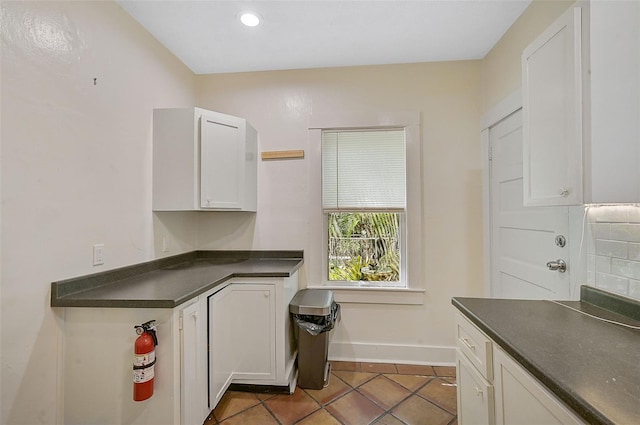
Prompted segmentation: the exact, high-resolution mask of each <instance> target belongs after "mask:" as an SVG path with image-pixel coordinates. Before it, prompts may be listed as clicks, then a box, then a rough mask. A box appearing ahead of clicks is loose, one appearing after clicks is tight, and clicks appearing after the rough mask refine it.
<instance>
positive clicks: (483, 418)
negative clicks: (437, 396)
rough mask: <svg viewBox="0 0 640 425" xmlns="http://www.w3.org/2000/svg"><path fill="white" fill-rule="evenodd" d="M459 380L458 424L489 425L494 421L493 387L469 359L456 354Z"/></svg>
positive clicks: (458, 353) (459, 353)
mask: <svg viewBox="0 0 640 425" xmlns="http://www.w3.org/2000/svg"><path fill="white" fill-rule="evenodd" d="M456 366H457V379H458V422H459V423H461V424H477V425H481V424H482V425H489V424H493V423H495V421H494V419H493V403H494V397H493V386H492V385H491V384H490V383H489V382H488V381H487V380H486V379H484V377H483V376H482V375H480V373H478V371H477V369H476V368H475V367H473V365H472V364H471V362H470V361H469V360H468V359H467V357H466V356H465V355H464V354H462V352H460V351H459V350H457V353H456Z"/></svg>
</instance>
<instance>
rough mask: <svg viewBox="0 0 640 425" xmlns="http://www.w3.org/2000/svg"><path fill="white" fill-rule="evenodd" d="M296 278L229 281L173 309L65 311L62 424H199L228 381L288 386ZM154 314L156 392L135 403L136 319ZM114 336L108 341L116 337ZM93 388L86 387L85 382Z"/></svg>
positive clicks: (292, 360)
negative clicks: (133, 361) (292, 300)
mask: <svg viewBox="0 0 640 425" xmlns="http://www.w3.org/2000/svg"><path fill="white" fill-rule="evenodd" d="M297 290H298V277H297V273H294V274H293V275H292V276H291V277H287V278H283V277H278V278H251V279H237V278H234V279H231V280H229V281H227V282H225V283H224V284H222V285H219V286H217V287H216V288H214V289H212V290H210V291H208V292H205V293H203V294H201V295H199V296H197V297H194V298H193V299H192V300H189V301H187V302H186V303H184V304H181V305H179V306H178V307H176V308H78V307H73V308H64V309H62V310H61V313H60V314H61V315H62V316H63V317H64V322H65V326H64V331H63V332H64V342H65V344H64V355H63V364H62V365H61V369H62V371H63V372H62V373H63V386H62V391H63V396H64V397H63V399H64V406H63V409H64V411H63V418H62V419H63V420H62V422H63V423H65V424H69V425H73V424H78V425H80V424H87V423H109V424H111V423H127V424H139V425H147V424H154V425H160V424H166V425H173V424H178V423H179V424H183V425H194V424H195V425H201V424H202V423H203V422H204V421H205V419H206V418H207V416H208V415H209V413H210V412H211V410H213V409H214V408H215V406H216V404H217V403H218V402H219V401H220V399H221V398H222V396H223V395H224V393H225V391H226V390H227V388H228V387H229V385H230V384H231V383H238V384H248V385H270V386H279V387H288V388H289V391H290V392H292V391H293V390H294V386H295V376H296V375H295V367H294V364H295V359H296V353H297V352H296V348H295V347H296V345H295V340H294V334H293V328H292V326H291V320H290V318H289V302H290V301H291V299H292V298H293V296H294V295H295V293H296V292H297ZM149 320H155V321H156V323H157V325H156V326H157V335H158V341H159V344H158V346H157V347H156V359H157V362H156V366H155V379H154V381H155V382H154V394H153V396H151V398H150V399H148V400H145V401H142V402H135V401H133V375H132V373H133V372H132V367H133V363H132V360H133V343H134V341H135V339H136V337H137V335H136V333H135V331H134V327H133V326H134V325H136V324H140V323H144V322H146V321H149ZM114 341H115V342H114ZM92 382H99V383H100V385H97V386H96V385H93V387H95V388H93V387H92V389H91V391H88V390H87V388H89V387H88V385H90V384H91V383H92Z"/></svg>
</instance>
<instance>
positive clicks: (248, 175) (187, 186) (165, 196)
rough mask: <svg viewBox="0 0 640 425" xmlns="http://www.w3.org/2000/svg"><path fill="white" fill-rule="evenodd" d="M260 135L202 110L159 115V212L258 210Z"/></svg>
mask: <svg viewBox="0 0 640 425" xmlns="http://www.w3.org/2000/svg"><path fill="white" fill-rule="evenodd" d="M256 206H257V132H256V130H255V129H254V128H253V127H252V126H251V125H250V124H249V123H248V122H247V121H246V120H245V119H243V118H238V117H234V116H231V115H225V114H221V113H218V112H212V111H207V110H205V109H201V108H179V109H155V110H154V112H153V210H154V211H197V210H200V211H256Z"/></svg>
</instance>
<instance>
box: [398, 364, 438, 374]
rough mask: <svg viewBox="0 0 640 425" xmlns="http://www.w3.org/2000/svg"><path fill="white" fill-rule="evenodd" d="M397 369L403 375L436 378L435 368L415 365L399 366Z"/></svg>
mask: <svg viewBox="0 0 640 425" xmlns="http://www.w3.org/2000/svg"><path fill="white" fill-rule="evenodd" d="M396 369H398V373H399V374H401V375H420V376H435V374H436V373H435V371H434V370H433V366H424V365H415V364H397V365H396Z"/></svg>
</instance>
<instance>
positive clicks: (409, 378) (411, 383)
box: [384, 374, 433, 391]
mask: <svg viewBox="0 0 640 425" xmlns="http://www.w3.org/2000/svg"><path fill="white" fill-rule="evenodd" d="M384 376H386V377H387V378H389V379H391V380H392V381H395V382H397V383H398V384H400V385H402V386H403V387H405V388H406V389H408V390H409V391H416V390H417V389H419V388H420V387H421V386H423V385H424V384H426V383H427V382H429V380H431V379H433V378H430V377H427V376H417V375H394V374H385V375H384Z"/></svg>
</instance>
